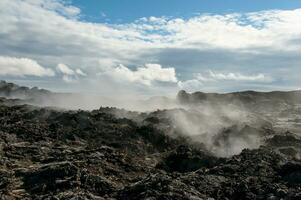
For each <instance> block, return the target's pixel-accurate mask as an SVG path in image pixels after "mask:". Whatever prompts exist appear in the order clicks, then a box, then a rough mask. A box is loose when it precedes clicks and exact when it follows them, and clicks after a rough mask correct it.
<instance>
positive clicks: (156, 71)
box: [100, 64, 177, 85]
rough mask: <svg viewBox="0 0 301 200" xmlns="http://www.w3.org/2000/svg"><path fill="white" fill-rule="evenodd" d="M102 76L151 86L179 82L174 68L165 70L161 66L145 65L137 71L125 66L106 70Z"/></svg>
mask: <svg viewBox="0 0 301 200" xmlns="http://www.w3.org/2000/svg"><path fill="white" fill-rule="evenodd" d="M100 75H106V76H109V77H112V78H114V79H116V80H123V81H128V82H134V83H140V84H144V85H151V84H152V82H155V81H161V82H171V83H175V82H177V77H176V72H175V69H174V68H163V67H162V66H161V65H159V64H145V65H144V66H143V67H138V68H137V69H136V70H131V69H129V68H127V67H126V66H124V65H119V66H117V67H110V68H105V71H104V72H102V73H100Z"/></svg>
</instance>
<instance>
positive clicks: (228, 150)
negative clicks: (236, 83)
mask: <svg viewBox="0 0 301 200" xmlns="http://www.w3.org/2000/svg"><path fill="white" fill-rule="evenodd" d="M1 84H2V86H1V87H2V89H1V91H2V93H0V96H6V97H9V98H19V99H23V102H22V103H27V104H33V105H36V106H42V107H45V106H47V107H49V106H50V107H57V108H63V109H68V110H78V109H82V110H93V109H98V108H99V107H117V108H123V109H125V110H129V111H137V112H144V113H145V114H146V115H145V116H149V115H152V114H154V113H155V112H153V111H155V110H161V111H158V113H159V115H161V114H162V113H165V117H167V118H168V119H169V120H168V121H169V122H170V123H171V124H164V123H166V120H160V119H159V121H160V123H161V124H162V125H163V127H164V126H165V127H170V128H169V130H164V131H165V132H166V134H170V133H173V134H171V135H172V136H174V137H176V136H179V135H180V136H185V137H188V138H189V139H190V140H191V142H193V143H201V144H203V146H204V147H205V148H206V149H207V150H209V151H210V152H212V153H214V154H215V155H217V156H221V157H227V156H231V155H234V154H239V153H240V152H241V151H242V150H243V149H245V148H248V149H254V148H258V147H259V146H260V145H261V144H262V141H261V138H263V137H262V130H261V128H262V127H264V126H266V125H267V124H268V123H267V122H266V121H265V120H264V119H263V118H262V117H261V116H258V115H256V114H255V113H254V112H250V111H249V110H248V109H245V108H244V107H243V106H242V105H241V104H239V103H237V102H233V103H232V104H229V103H223V102H219V103H212V102H211V103H210V101H203V102H202V103H199V104H197V105H196V104H189V105H184V104H183V102H182V103H181V102H179V101H178V100H177V99H175V98H168V97H152V98H146V99H138V98H137V96H132V97H131V96H118V97H114V98H113V97H103V96H98V95H84V94H70V93H52V92H49V91H46V90H40V89H38V88H31V89H29V88H25V87H19V86H17V85H14V84H7V83H5V82H2V83H1ZM3 91H5V92H4V93H3ZM152 112H153V113H152ZM115 115H116V117H118V118H130V119H133V118H138V117H139V115H140V113H136V114H135V116H134V117H133V114H131V112H128V111H124V112H116V113H115ZM137 116H138V117H137ZM156 117H158V116H156ZM141 121H143V119H142V120H140V122H141ZM166 125H168V126H166ZM170 125H171V126H170ZM158 127H159V126H158Z"/></svg>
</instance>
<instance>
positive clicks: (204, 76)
mask: <svg viewBox="0 0 301 200" xmlns="http://www.w3.org/2000/svg"><path fill="white" fill-rule="evenodd" d="M233 81H234V82H240V83H269V82H272V81H273V79H272V77H270V76H268V75H265V74H262V73H259V74H250V75H246V74H241V73H235V72H227V73H221V72H214V71H212V70H209V71H208V72H207V73H198V74H195V77H194V79H191V80H186V81H179V82H178V86H179V87H180V88H182V89H187V90H192V91H195V90H200V89H201V88H202V87H204V86H206V84H208V83H209V84H210V83H211V84H212V83H218V84H220V83H222V84H224V83H225V82H233Z"/></svg>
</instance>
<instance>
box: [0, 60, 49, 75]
mask: <svg viewBox="0 0 301 200" xmlns="http://www.w3.org/2000/svg"><path fill="white" fill-rule="evenodd" d="M0 75H1V76H39V77H42V76H54V72H53V71H52V70H51V69H47V68H44V67H42V66H41V65H39V64H38V63H37V61H35V60H31V59H28V58H16V57H4V56H0Z"/></svg>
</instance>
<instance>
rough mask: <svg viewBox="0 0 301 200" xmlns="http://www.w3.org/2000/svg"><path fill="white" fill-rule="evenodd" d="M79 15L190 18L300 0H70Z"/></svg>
mask: <svg viewBox="0 0 301 200" xmlns="http://www.w3.org/2000/svg"><path fill="white" fill-rule="evenodd" d="M72 4H73V5H75V6H77V7H79V8H81V10H82V19H83V20H87V21H92V22H109V23H129V22H132V21H134V20H136V19H138V18H142V17H150V16H157V17H161V16H171V17H184V18H189V17H192V16H195V15H197V14H204V13H212V14H225V13H233V12H255V11H261V10H270V9H295V8H300V7H301V1H300V0H185V1H183V0H152V1H147V0H128V1H126V0H88V1H87V0H72Z"/></svg>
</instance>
